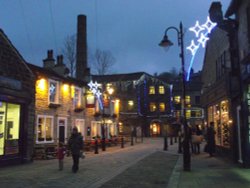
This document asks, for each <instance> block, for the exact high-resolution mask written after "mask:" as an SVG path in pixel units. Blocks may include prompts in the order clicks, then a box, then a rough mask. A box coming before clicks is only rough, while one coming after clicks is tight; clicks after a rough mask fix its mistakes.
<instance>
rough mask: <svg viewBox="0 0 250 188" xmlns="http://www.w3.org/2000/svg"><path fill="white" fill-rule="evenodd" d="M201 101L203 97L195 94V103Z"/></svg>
mask: <svg viewBox="0 0 250 188" xmlns="http://www.w3.org/2000/svg"><path fill="white" fill-rule="evenodd" d="M200 102H201V97H200V96H195V104H200Z"/></svg>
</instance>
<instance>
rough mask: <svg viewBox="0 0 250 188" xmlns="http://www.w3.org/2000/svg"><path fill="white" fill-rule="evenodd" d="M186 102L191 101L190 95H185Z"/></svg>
mask: <svg viewBox="0 0 250 188" xmlns="http://www.w3.org/2000/svg"><path fill="white" fill-rule="evenodd" d="M185 102H186V104H190V102H191V99H190V96H186V101H185Z"/></svg>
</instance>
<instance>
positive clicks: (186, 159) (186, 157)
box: [159, 22, 191, 171]
mask: <svg viewBox="0 0 250 188" xmlns="http://www.w3.org/2000/svg"><path fill="white" fill-rule="evenodd" d="M171 29H173V30H175V31H176V32H177V38H178V46H180V48H181V52H180V58H181V70H182V116H183V126H184V141H183V170H184V171H190V169H191V168H190V166H191V158H190V151H189V131H188V126H187V118H186V109H185V107H186V102H185V101H186V78H185V59H184V47H183V27H182V22H180V26H179V29H178V28H176V27H168V28H167V29H166V30H165V34H164V37H163V39H162V41H161V42H160V44H159V46H161V47H170V46H172V45H173V43H172V42H171V41H170V40H169V39H168V36H167V32H168V31H169V30H171Z"/></svg>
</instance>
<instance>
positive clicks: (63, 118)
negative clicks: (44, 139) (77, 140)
mask: <svg viewBox="0 0 250 188" xmlns="http://www.w3.org/2000/svg"><path fill="white" fill-rule="evenodd" d="M59 120H64V121H65V125H64V127H65V133H64V138H65V142H67V140H68V134H67V133H68V119H67V118H66V117H58V118H57V140H58V141H59V127H60V125H59Z"/></svg>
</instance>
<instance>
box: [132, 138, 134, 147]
mask: <svg viewBox="0 0 250 188" xmlns="http://www.w3.org/2000/svg"><path fill="white" fill-rule="evenodd" d="M133 145H134V138H133V136H131V146H133Z"/></svg>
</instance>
